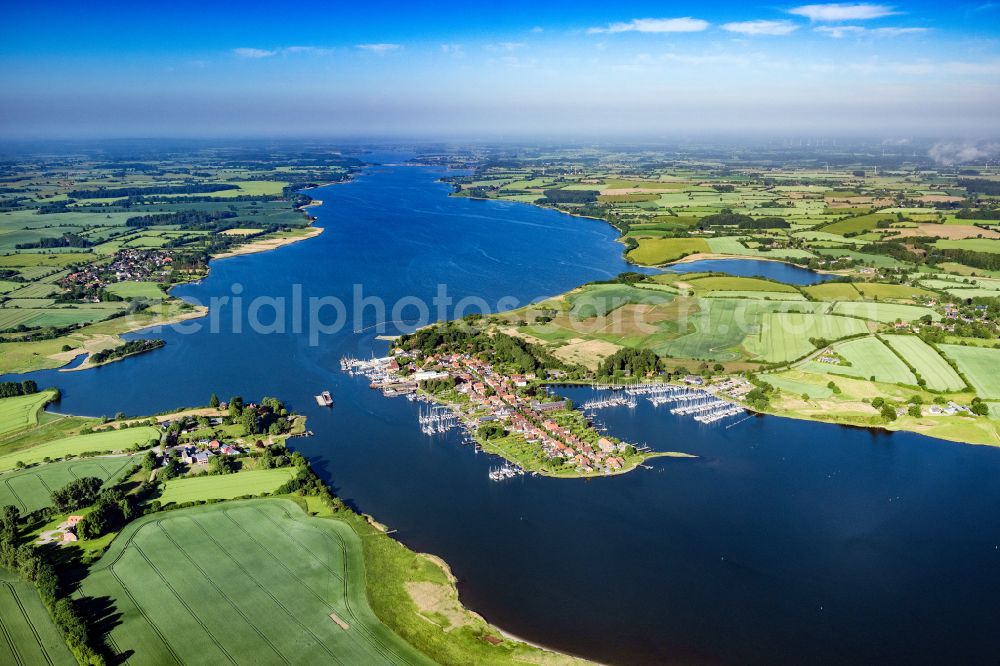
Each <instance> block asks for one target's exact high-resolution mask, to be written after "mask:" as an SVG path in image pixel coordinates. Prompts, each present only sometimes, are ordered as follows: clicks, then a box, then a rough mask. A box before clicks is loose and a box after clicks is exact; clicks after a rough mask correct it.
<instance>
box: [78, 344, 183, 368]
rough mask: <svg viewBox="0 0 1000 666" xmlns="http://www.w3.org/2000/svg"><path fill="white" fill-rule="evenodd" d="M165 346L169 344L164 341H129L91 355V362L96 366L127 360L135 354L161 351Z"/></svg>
mask: <svg viewBox="0 0 1000 666" xmlns="http://www.w3.org/2000/svg"><path fill="white" fill-rule="evenodd" d="M165 344H167V343H166V342H164V341H163V340H129V341H128V342H126V343H125V344H123V345H119V346H117V347H112V348H111V349H102V350H101V351H97V352H94V353H93V354H91V355H90V362H91V363H95V364H96V363H104V362H106V361H111V360H114V359H118V358H125V357H126V356H132V355H133V354H141V353H143V352H147V351H152V350H154V349H159V348H160V347H162V346H163V345H165Z"/></svg>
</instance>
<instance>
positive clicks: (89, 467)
mask: <svg viewBox="0 0 1000 666" xmlns="http://www.w3.org/2000/svg"><path fill="white" fill-rule="evenodd" d="M138 462H139V457H137V456H116V457H114V458H82V459H80V460H67V461H65V462H55V463H48V464H46V465H38V466H37V467H32V468H29V469H24V470H20V471H17V472H9V473H6V474H2V475H0V506H4V505H6V504H11V505H13V506H16V507H18V508H19V509H20V510H21V513H29V512H31V511H37V510H38V509H41V508H43V507H47V506H51V502H50V497H49V496H50V495H51V494H52V491H53V490H56V489H58V488H62V487H63V486H65V485H66V484H67V483H69V482H70V481H74V480H76V479H82V478H83V477H85V476H94V477H97V478H99V479H101V480H102V481H107V480H109V479H111V480H113V481H116V480H118V479H119V478H120V477H121V475H122V474H124V473H125V472H126V471H127V470H128V469H129V468H130V467H131V466H132V465H135V464H137V463H138Z"/></svg>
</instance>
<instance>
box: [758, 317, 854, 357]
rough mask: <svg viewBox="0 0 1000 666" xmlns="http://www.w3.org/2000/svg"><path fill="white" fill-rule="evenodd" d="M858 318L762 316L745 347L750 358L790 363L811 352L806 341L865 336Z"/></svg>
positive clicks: (811, 345) (810, 345)
mask: <svg viewBox="0 0 1000 666" xmlns="http://www.w3.org/2000/svg"><path fill="white" fill-rule="evenodd" d="M867 331H868V327H867V326H866V325H865V323H864V322H863V321H861V320H859V319H853V318H850V317H837V316H835V315H829V314H814V313H801V312H772V313H768V314H766V315H764V317H763V319H762V321H761V324H760V332H759V333H758V334H757V335H751V336H748V337H747V340H746V344H745V347H746V349H747V351H748V352H749V353H750V354H751V355H752V356H754V357H756V358H759V359H761V360H763V361H767V362H769V363H778V362H788V361H793V360H795V359H797V358H799V357H802V356H805V355H806V354H808V353H809V352H810V351H812V350H813V349H815V348H816V347H815V345H813V343H811V342H810V341H809V339H810V338H823V339H826V340H838V339H840V338H846V337H848V336H851V335H858V334H861V333H866V332H867Z"/></svg>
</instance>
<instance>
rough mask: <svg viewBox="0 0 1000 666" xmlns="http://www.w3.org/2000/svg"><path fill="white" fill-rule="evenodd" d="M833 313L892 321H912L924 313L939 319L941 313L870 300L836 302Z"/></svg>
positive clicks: (928, 309) (915, 306) (885, 321)
mask: <svg viewBox="0 0 1000 666" xmlns="http://www.w3.org/2000/svg"><path fill="white" fill-rule="evenodd" d="M833 312H834V314H839V315H848V316H851V317H861V318H863V319H871V320H872V321H881V322H884V323H887V324H889V323H892V322H894V321H896V320H897V319H901V320H903V321H914V320H916V319H920V318H921V317H923V316H924V315H930V316H931V318H932V319H933V320H934V321H937V320H939V319H941V315H939V314H938V313H936V312H934V310H932V309H930V308H925V307H921V306H919V305H903V304H900V303H875V302H872V301H861V302H849V303H837V304H836V305H834V306H833Z"/></svg>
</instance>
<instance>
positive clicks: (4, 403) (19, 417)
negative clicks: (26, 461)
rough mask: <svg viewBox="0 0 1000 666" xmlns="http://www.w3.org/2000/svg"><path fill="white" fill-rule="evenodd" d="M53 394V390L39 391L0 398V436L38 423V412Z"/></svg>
mask: <svg viewBox="0 0 1000 666" xmlns="http://www.w3.org/2000/svg"><path fill="white" fill-rule="evenodd" d="M54 395H55V392H54V391H39V392H38V393H33V394H32V395H19V396H15V397H12V398H3V399H0V436H4V435H8V434H10V433H13V432H17V431H18V430H26V429H27V428H32V427H34V426H36V425H38V413H39V412H40V411H41V410H42V408H43V407H44V406H45V403H47V402H48V401H49V400H51V399H52V397H53V396H54Z"/></svg>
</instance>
